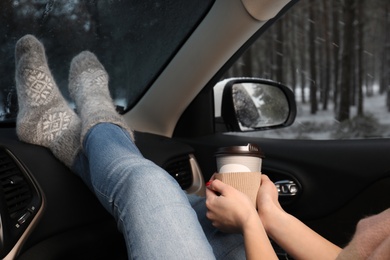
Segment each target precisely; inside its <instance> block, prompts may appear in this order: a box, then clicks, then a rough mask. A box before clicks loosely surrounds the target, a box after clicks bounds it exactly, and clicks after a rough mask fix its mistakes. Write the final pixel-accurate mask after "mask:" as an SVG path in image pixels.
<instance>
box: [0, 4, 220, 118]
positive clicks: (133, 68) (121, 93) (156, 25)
mask: <svg viewBox="0 0 390 260" xmlns="http://www.w3.org/2000/svg"><path fill="white" fill-rule="evenodd" d="M212 2H213V1H212V0H207V1H198V0H186V1H173V0H156V1H144V0H137V1H134V0H133V1H120V0H116V1H115V0H112V1H97V0H96V1H93V0H92V1H80V0H57V1H54V0H14V1H1V2H0V34H1V35H2V38H1V40H0V52H1V55H0V57H1V59H0V72H1V81H0V121H14V120H15V117H16V115H17V97H16V90H15V79H14V75H15V74H14V70H15V62H14V48H15V43H16V41H17V40H18V39H19V38H20V37H22V36H23V35H25V34H33V35H35V36H36V37H37V38H38V39H39V40H40V41H42V43H43V44H44V46H45V48H46V54H47V58H48V62H49V66H50V69H51V71H52V74H53V76H54V78H55V80H56V82H57V84H58V86H59V87H60V89H61V92H62V94H63V95H64V97H65V98H66V99H67V100H68V101H69V102H70V103H71V101H70V97H69V93H68V90H67V85H68V72H69V65H70V61H71V59H72V58H73V57H74V56H75V55H77V54H78V53H79V52H81V51H83V50H90V51H92V52H94V53H95V54H96V55H97V56H98V58H99V60H100V61H101V63H102V64H103V65H104V67H105V68H106V70H107V72H108V74H109V76H110V90H111V95H112V97H113V99H114V100H115V103H116V105H117V106H118V110H119V111H120V112H121V111H122V112H123V111H126V110H128V109H130V108H131V107H132V106H134V104H135V103H136V102H137V100H139V98H140V97H141V96H142V94H143V93H145V91H146V90H147V88H148V87H149V86H150V84H151V83H152V82H153V81H154V79H155V78H156V77H157V76H158V74H159V72H160V71H161V70H162V69H163V68H164V66H165V65H166V64H167V63H168V62H169V59H170V58H171V57H172V56H173V54H174V53H175V52H176V51H177V50H178V48H179V47H180V45H181V44H182V43H183V42H184V41H185V39H186V38H187V37H188V35H189V34H190V33H191V32H192V31H193V30H194V28H195V27H196V25H197V24H198V23H199V21H200V20H201V19H202V18H203V16H204V15H205V13H206V12H207V11H208V10H209V8H210V7H211V4H212Z"/></svg>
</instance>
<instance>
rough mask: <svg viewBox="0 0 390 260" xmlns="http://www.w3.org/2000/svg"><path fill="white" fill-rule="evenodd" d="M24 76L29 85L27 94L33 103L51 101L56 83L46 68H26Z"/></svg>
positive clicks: (39, 103) (36, 104)
mask: <svg viewBox="0 0 390 260" xmlns="http://www.w3.org/2000/svg"><path fill="white" fill-rule="evenodd" d="M23 73H24V78H25V80H26V84H27V85H28V87H27V88H26V94H27V96H28V97H29V98H30V99H31V105H34V106H38V105H44V104H47V103H48V102H50V100H51V99H52V97H53V89H54V83H53V81H52V80H51V77H50V76H49V75H47V73H45V72H44V69H43V68H41V67H39V68H38V69H34V70H32V69H25V70H24V71H23Z"/></svg>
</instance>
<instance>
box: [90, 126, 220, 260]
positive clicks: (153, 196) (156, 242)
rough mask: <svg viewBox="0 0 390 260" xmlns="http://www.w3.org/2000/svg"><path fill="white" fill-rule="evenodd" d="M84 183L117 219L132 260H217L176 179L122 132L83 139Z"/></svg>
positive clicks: (98, 129)
mask: <svg viewBox="0 0 390 260" xmlns="http://www.w3.org/2000/svg"><path fill="white" fill-rule="evenodd" d="M83 147H84V151H85V155H86V157H87V159H88V164H89V172H90V174H89V176H88V175H84V176H83V178H84V181H86V182H89V185H90V187H92V189H93V190H94V192H95V194H96V195H97V197H98V198H99V200H100V201H101V203H102V204H103V205H104V207H105V208H106V209H107V210H108V211H109V212H110V213H111V214H112V215H113V216H114V217H115V219H116V220H117V223H118V226H119V229H120V230H121V231H122V232H123V234H124V236H125V239H126V243H127V247H128V253H129V257H130V258H137V259H213V258H214V255H213V252H212V248H211V247H210V244H209V243H208V242H207V238H206V236H205V235H204V233H203V230H202V227H201V226H200V224H199V221H198V219H197V216H196V213H195V211H194V210H193V209H192V208H191V205H190V204H189V202H188V199H187V197H186V195H185V193H184V192H183V191H182V189H181V188H180V186H179V185H178V183H177V182H176V180H175V179H173V178H172V177H171V176H170V175H169V174H168V173H167V172H165V171H164V170H163V169H162V168H160V167H159V166H157V165H155V164H154V163H152V162H151V161H149V160H147V159H145V158H144V157H143V156H142V155H141V154H140V152H139V151H138V149H137V147H136V146H135V144H134V143H133V141H132V140H131V138H130V135H129V133H128V132H127V131H125V130H124V129H122V128H121V127H119V126H117V125H114V124H109V123H100V124H97V125H95V126H94V127H92V128H91V129H90V130H89V131H88V132H87V133H86V136H85V138H84V143H83Z"/></svg>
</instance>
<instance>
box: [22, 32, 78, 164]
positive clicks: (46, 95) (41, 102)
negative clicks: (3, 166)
mask: <svg viewBox="0 0 390 260" xmlns="http://www.w3.org/2000/svg"><path fill="white" fill-rule="evenodd" d="M15 67H16V70H15V80H16V89H17V94H18V103H19V112H18V116H17V121H16V131H17V134H18V137H19V139H20V140H22V141H24V142H27V143H31V144H36V145H41V146H44V147H47V148H49V149H50V150H51V151H52V152H53V154H54V155H55V156H56V157H57V158H58V159H60V160H61V161H62V162H63V163H65V164H66V165H67V166H68V167H71V165H72V163H73V160H74V158H75V156H76V154H77V152H78V150H79V149H80V132H81V123H80V119H79V118H78V116H77V115H76V114H75V113H74V111H73V110H72V109H71V108H70V107H69V106H68V105H67V102H66V101H65V99H64V98H63V96H62V95H61V93H60V91H59V89H58V87H57V85H56V83H55V81H54V79H53V77H52V75H51V72H50V70H49V67H48V65H47V60H46V55H45V49H44V47H43V45H42V44H41V43H40V42H39V41H38V40H37V39H36V38H35V37H34V36H32V35H26V36H24V37H22V38H21V39H19V41H18V42H17V43H16V47H15Z"/></svg>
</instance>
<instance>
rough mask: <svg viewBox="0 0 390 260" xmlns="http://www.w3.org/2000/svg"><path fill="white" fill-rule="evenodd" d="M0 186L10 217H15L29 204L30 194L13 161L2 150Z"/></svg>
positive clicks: (0, 157) (0, 154)
mask: <svg viewBox="0 0 390 260" xmlns="http://www.w3.org/2000/svg"><path fill="white" fill-rule="evenodd" d="M0 184H1V188H2V190H3V194H4V197H5V202H6V205H7V209H8V212H9V214H10V217H11V218H14V217H17V216H18V214H17V213H18V212H19V211H21V210H25V208H26V207H27V206H28V205H29V203H30V202H31V199H32V194H31V190H30V188H29V185H28V183H27V182H26V181H25V179H24V176H23V174H22V172H20V170H19V168H18V166H17V165H16V163H15V161H14V160H13V159H12V158H11V157H10V156H9V155H8V154H7V153H6V152H5V151H3V150H1V151H0Z"/></svg>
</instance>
